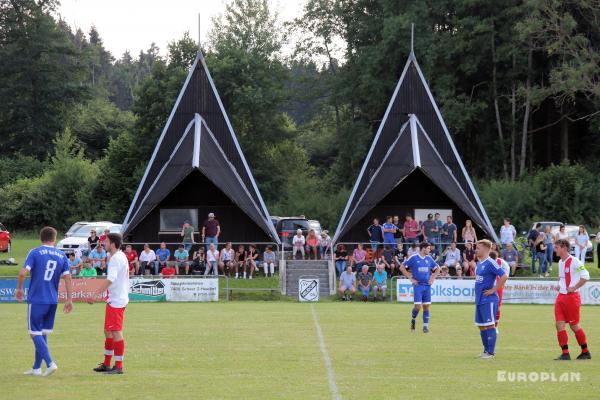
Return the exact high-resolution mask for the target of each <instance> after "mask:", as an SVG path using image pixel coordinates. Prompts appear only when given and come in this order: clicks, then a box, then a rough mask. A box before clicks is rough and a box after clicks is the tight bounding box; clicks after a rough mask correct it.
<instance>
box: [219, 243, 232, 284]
mask: <svg viewBox="0 0 600 400" xmlns="http://www.w3.org/2000/svg"><path fill="white" fill-rule="evenodd" d="M234 263H235V250H233V247H232V245H231V242H227V243H226V244H225V248H223V249H222V250H221V254H220V256H219V269H220V270H221V274H222V275H225V268H227V276H231V271H232V270H233V264H234Z"/></svg>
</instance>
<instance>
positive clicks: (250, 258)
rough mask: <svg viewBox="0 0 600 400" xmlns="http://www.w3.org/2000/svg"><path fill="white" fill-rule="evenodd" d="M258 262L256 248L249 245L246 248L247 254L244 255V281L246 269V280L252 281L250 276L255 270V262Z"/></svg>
mask: <svg viewBox="0 0 600 400" xmlns="http://www.w3.org/2000/svg"><path fill="white" fill-rule="evenodd" d="M257 260H258V251H256V246H255V245H253V244H251V245H250V246H249V247H248V254H247V255H246V263H245V264H244V279H246V268H247V269H248V270H249V271H248V279H252V274H253V273H254V270H255V269H256V262H257Z"/></svg>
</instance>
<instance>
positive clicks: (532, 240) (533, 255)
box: [527, 222, 542, 274]
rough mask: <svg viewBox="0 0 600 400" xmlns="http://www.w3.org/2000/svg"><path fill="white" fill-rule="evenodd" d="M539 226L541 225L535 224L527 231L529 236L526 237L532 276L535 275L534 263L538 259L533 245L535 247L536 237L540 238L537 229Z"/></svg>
mask: <svg viewBox="0 0 600 400" xmlns="http://www.w3.org/2000/svg"><path fill="white" fill-rule="evenodd" d="M541 226H542V224H540V223H539V222H538V223H537V224H535V226H534V227H533V229H532V230H530V231H529V234H528V235H527V244H528V245H529V250H530V251H531V273H532V274H535V262H536V260H537V258H538V256H537V251H536V249H535V245H536V243H535V242H536V240H537V238H538V236H540V232H539V229H540V228H541Z"/></svg>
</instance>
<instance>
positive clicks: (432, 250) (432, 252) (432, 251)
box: [429, 244, 440, 265]
mask: <svg viewBox="0 0 600 400" xmlns="http://www.w3.org/2000/svg"><path fill="white" fill-rule="evenodd" d="M429 256H430V257H431V258H433V261H435V263H436V264H437V265H440V253H439V251H438V247H437V246H436V245H434V244H430V246H429Z"/></svg>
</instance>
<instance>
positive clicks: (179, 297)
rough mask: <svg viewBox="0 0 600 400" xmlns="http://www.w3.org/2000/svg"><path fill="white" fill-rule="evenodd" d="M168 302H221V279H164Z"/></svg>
mask: <svg viewBox="0 0 600 400" xmlns="http://www.w3.org/2000/svg"><path fill="white" fill-rule="evenodd" d="M163 282H164V283H165V288H166V297H167V301H219V279H218V278H207V279H163Z"/></svg>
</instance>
